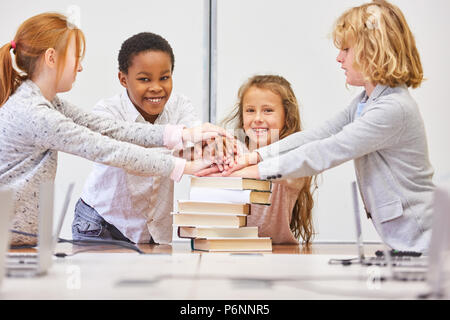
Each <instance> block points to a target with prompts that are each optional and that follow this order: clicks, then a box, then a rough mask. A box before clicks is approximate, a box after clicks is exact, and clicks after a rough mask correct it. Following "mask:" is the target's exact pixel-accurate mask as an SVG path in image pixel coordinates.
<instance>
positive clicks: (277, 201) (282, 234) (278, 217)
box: [247, 182, 299, 244]
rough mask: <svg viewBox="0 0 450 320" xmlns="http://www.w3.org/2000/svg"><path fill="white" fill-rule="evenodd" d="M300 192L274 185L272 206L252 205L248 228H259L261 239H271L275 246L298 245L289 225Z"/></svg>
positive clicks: (277, 184) (271, 197) (271, 199)
mask: <svg viewBox="0 0 450 320" xmlns="http://www.w3.org/2000/svg"><path fill="white" fill-rule="evenodd" d="M298 194H299V191H298V190H297V189H294V188H290V187H287V186H285V185H282V184H280V183H275V182H274V183H272V195H271V196H270V202H271V203H272V204H271V205H270V206H265V205H259V204H252V205H251V211H250V212H251V213H250V215H249V216H248V218H247V225H248V226H257V227H258V234H259V236H260V237H271V238H272V243H274V244H281V243H283V244H298V243H299V242H298V240H297V239H296V238H295V237H294V235H293V233H292V232H291V229H290V227H289V224H290V222H291V217H292V209H294V205H295V202H296V201H297V198H298Z"/></svg>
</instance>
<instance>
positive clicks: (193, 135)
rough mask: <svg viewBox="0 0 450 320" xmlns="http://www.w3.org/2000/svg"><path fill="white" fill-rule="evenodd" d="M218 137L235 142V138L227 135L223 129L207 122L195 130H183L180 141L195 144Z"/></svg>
mask: <svg viewBox="0 0 450 320" xmlns="http://www.w3.org/2000/svg"><path fill="white" fill-rule="evenodd" d="M219 136H223V137H227V138H229V139H232V140H235V138H234V137H233V136H232V135H230V134H229V133H227V131H226V130H225V129H224V128H221V127H218V126H215V125H213V124H211V123H208V122H207V123H204V124H202V125H201V126H198V127H195V128H185V129H183V134H182V139H183V143H186V142H193V143H197V142H200V141H206V140H209V139H212V138H215V137H219Z"/></svg>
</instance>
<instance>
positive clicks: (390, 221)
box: [257, 85, 434, 252]
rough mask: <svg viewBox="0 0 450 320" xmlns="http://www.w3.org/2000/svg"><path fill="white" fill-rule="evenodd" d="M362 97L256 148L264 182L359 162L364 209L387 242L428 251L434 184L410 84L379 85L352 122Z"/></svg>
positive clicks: (308, 174)
mask: <svg viewBox="0 0 450 320" xmlns="http://www.w3.org/2000/svg"><path fill="white" fill-rule="evenodd" d="M363 99H367V96H366V94H365V92H363V93H361V94H360V95H359V96H358V97H356V98H355V99H354V100H353V101H352V103H351V104H350V105H349V106H348V107H347V108H346V109H345V110H343V111H341V112H339V113H338V114H337V115H336V116H334V117H333V118H331V119H330V120H329V121H327V122H325V124H324V125H322V126H320V127H319V128H316V129H313V130H306V131H303V132H298V133H295V134H292V135H290V136H288V137H286V138H285V139H282V140H280V141H279V142H277V143H274V144H272V145H269V146H267V147H264V148H261V149H259V150H257V152H258V153H259V154H260V156H261V158H262V159H263V161H262V162H260V163H259V164H258V169H259V174H260V177H261V178H262V179H266V178H272V177H273V176H278V177H280V176H282V177H284V178H288V177H292V178H295V177H304V176H311V175H315V174H318V173H320V172H322V171H324V170H326V169H329V168H333V167H335V166H338V165H340V164H341V163H344V162H346V161H348V160H351V159H354V163H355V171H356V177H357V181H358V184H359V189H360V191H361V196H362V199H363V202H364V206H365V209H366V212H367V213H368V214H369V215H370V216H371V217H372V218H373V220H376V221H375V222H376V223H375V227H376V228H377V231H378V233H379V235H380V237H381V238H382V239H383V241H384V242H385V243H387V244H388V245H389V246H390V247H391V248H394V249H397V250H414V251H420V252H424V251H426V250H427V248H428V245H429V241H430V236H431V230H430V228H431V218H432V209H431V204H432V196H433V190H434V184H433V182H432V177H433V168H432V166H431V164H430V161H429V157H428V146H427V139H426V134H425V128H424V124H423V120H422V117H421V115H420V111H419V109H418V106H417V104H416V102H415V101H414V99H413V98H412V97H411V95H410V93H409V91H408V89H407V88H406V86H399V87H395V88H390V87H386V86H382V85H378V86H377V87H376V88H375V90H374V91H373V92H372V94H371V96H370V98H368V100H367V103H366V106H365V108H364V110H363V112H362V114H361V117H359V118H357V119H355V113H356V108H357V105H358V103H359V102H360V101H363ZM277 155H279V157H278V156H277ZM380 229H381V230H380Z"/></svg>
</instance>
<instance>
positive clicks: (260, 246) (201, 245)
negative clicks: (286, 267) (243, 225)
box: [191, 237, 272, 252]
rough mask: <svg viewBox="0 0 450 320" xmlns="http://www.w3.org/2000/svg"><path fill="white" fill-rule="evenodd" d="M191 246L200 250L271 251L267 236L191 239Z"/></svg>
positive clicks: (269, 239) (270, 243)
mask: <svg viewBox="0 0 450 320" xmlns="http://www.w3.org/2000/svg"><path fill="white" fill-rule="evenodd" d="M191 248H192V250H201V251H242V252H244V251H272V239H271V238H269V237H264V238H205V239H191Z"/></svg>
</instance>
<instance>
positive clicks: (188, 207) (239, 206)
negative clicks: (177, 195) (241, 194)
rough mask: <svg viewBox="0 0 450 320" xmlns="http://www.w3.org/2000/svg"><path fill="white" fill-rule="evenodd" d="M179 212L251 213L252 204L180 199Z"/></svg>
mask: <svg viewBox="0 0 450 320" xmlns="http://www.w3.org/2000/svg"><path fill="white" fill-rule="evenodd" d="M178 212H180V213H229V214H250V205H249V204H248V203H232V202H207V201H191V200H178Z"/></svg>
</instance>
